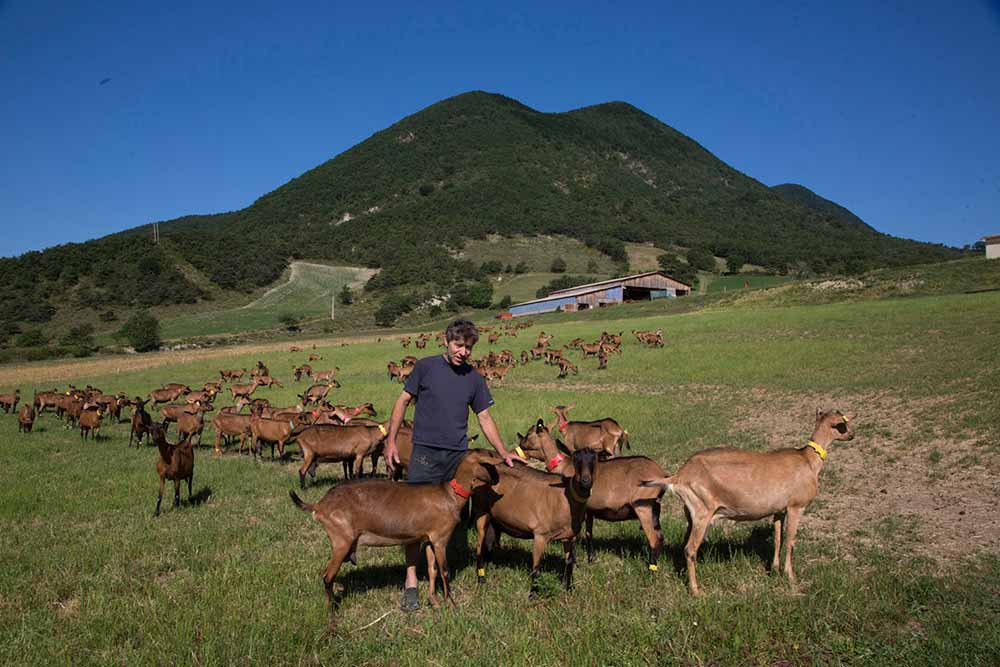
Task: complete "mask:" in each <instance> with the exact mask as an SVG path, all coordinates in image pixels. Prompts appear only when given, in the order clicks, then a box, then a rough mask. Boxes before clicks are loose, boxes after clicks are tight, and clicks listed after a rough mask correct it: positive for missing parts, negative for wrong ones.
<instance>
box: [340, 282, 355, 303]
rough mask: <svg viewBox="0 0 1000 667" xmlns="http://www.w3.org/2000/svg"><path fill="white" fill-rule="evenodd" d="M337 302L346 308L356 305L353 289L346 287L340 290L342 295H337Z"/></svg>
mask: <svg viewBox="0 0 1000 667" xmlns="http://www.w3.org/2000/svg"><path fill="white" fill-rule="evenodd" d="M337 300H338V301H340V303H342V304H344V305H345V306H349V305H351V304H352V303H354V294H353V293H351V288H350V287H348V286H347V285H344V288H343V289H342V290H340V294H338V295H337Z"/></svg>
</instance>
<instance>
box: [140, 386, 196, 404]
mask: <svg viewBox="0 0 1000 667" xmlns="http://www.w3.org/2000/svg"><path fill="white" fill-rule="evenodd" d="M185 389H187V387H184V386H180V387H164V388H163V389H154V390H153V391H151V392H149V397H150V398H151V399H153V407H154V408H155V407H156V406H158V405H160V404H161V403H169V402H170V401H174V400H177V398H178V397H180V396H181V395H182V394H186V393H188V392H189V391H190V390H188V391H184V390H185Z"/></svg>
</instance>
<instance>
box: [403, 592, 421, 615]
mask: <svg viewBox="0 0 1000 667" xmlns="http://www.w3.org/2000/svg"><path fill="white" fill-rule="evenodd" d="M399 608H400V609H402V610H403V611H405V612H414V611H416V610H418V609H420V598H419V597H417V589H416V588H404V589H403V599H402V600H400V602H399Z"/></svg>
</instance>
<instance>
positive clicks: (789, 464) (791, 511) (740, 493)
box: [645, 410, 854, 595]
mask: <svg viewBox="0 0 1000 667" xmlns="http://www.w3.org/2000/svg"><path fill="white" fill-rule="evenodd" d="M853 438H854V430H853V429H852V428H851V424H850V420H849V418H848V417H847V416H845V415H844V414H843V413H841V412H840V411H839V410H832V411H829V412H824V411H822V410H817V411H816V425H815V427H814V428H813V433H812V436H811V437H810V438H809V442H808V444H807V445H806V446H805V447H800V448H787V449H778V450H775V451H770V452H747V451H743V450H740V449H732V448H730V447H715V448H713V449H706V450H704V451H701V452H698V453H697V454H695V455H694V456H692V457H691V458H689V459H688V460H687V462H686V463H685V464H684V465H683V466H681V469H680V470H678V471H677V474H676V475H673V476H671V477H667V476H664V477H662V478H660V479H658V480H653V481H646V482H645V484H647V485H652V486H661V487H665V488H668V489H670V490H671V491H672V492H673V493H674V495H676V496H677V497H679V498H680V499H681V501H682V502H683V503H684V513H685V514H686V515H687V518H688V534H687V543H686V544H685V545H684V556H685V558H686V559H687V570H688V585H689V586H690V590H691V594H692V595H698V594H699V590H698V579H697V576H696V573H695V562H696V560H697V558H698V547H699V546H701V542H702V540H704V539H705V532H706V531H707V530H708V526H709V525H710V524H711V523H712V521H713V520H714V519H715V518H716V517H722V518H725V519H732V520H734V521H756V520H758V519H764V518H767V517H773V518H774V557H773V558H772V560H771V570H772V571H773V572H777V571H778V561H779V556H780V553H781V531H782V525H784V530H785V567H784V572H785V575H786V576H787V577H788V580H789V581H790V582H791V583H792V584H794V583H795V573H794V572H793V571H792V552H793V550H794V549H795V533H796V531H797V530H798V527H799V519H800V518H801V517H802V512H803V511H805V508H806V507H807V506H808V505H809V503H810V502H812V499H813V498H815V497H816V493H817V492H818V491H819V473H820V470H822V469H823V462H824V461H825V460H826V455H827V447H829V446H830V443H832V442H833V441H834V440H851V439H853Z"/></svg>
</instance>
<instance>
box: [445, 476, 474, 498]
mask: <svg viewBox="0 0 1000 667" xmlns="http://www.w3.org/2000/svg"><path fill="white" fill-rule="evenodd" d="M448 483H449V484H450V485H451V490H452V491H454V492H455V495H456V496H458V497H459V498H461V499H462V500H466V499H468V497H469V496H471V495H472V491H467V490H466V489H464V488H463V487H462V485H461V484H459V483H458V480H457V479H453V480H451V481H450V482H448Z"/></svg>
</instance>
